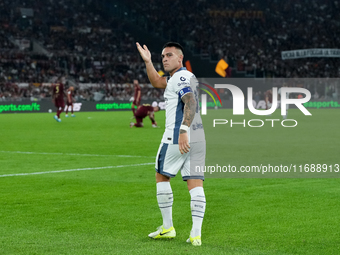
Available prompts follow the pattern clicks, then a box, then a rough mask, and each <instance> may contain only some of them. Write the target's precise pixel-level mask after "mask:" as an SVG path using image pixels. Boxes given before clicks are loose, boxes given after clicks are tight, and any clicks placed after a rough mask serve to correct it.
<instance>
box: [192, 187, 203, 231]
mask: <svg viewBox="0 0 340 255" xmlns="http://www.w3.org/2000/svg"><path fill="white" fill-rule="evenodd" d="M189 192H190V195H191V203H190V206H191V215H192V229H191V232H190V236H191V237H196V236H201V230H202V223H203V217H204V213H205V205H206V203H205V202H206V201H205V195H204V190H203V187H196V188H193V189H191V190H190V191H189Z"/></svg>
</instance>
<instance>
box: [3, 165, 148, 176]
mask: <svg viewBox="0 0 340 255" xmlns="http://www.w3.org/2000/svg"><path fill="white" fill-rule="evenodd" d="M154 164H155V163H154V162H153V163H142V164H134V165H120V166H103V167H88V168H76V169H66V170H56V171H47V172H35V173H19V174H3V175H0V177H9V176H22V175H35V174H53V173H63V172H74V171H88V170H99V169H109V168H120V167H134V166H146V165H154Z"/></svg>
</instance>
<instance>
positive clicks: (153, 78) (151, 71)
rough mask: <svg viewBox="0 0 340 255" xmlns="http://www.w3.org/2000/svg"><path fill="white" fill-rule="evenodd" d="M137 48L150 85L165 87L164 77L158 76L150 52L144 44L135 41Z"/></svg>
mask: <svg viewBox="0 0 340 255" xmlns="http://www.w3.org/2000/svg"><path fill="white" fill-rule="evenodd" d="M136 45H137V49H138V51H139V54H140V55H141V57H142V59H143V60H144V62H145V67H146V73H147V74H148V78H149V80H150V82H151V85H152V86H153V87H155V88H159V89H165V88H166V78H165V77H162V76H160V75H159V74H158V73H157V71H156V69H155V67H154V66H153V64H152V61H151V52H150V51H149V50H148V47H146V45H143V47H142V46H140V44H139V43H138V42H136Z"/></svg>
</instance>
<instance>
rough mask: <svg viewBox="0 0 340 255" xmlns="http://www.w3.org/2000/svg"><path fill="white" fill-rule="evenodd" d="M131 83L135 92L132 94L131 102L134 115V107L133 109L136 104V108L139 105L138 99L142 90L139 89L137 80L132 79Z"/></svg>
mask: <svg viewBox="0 0 340 255" xmlns="http://www.w3.org/2000/svg"><path fill="white" fill-rule="evenodd" d="M133 85H134V86H135V94H134V96H133V98H134V99H133V102H132V105H131V110H132V112H133V116H135V114H136V109H135V106H137V109H138V107H139V105H140V100H141V97H142V91H141V88H140V86H139V82H138V80H133Z"/></svg>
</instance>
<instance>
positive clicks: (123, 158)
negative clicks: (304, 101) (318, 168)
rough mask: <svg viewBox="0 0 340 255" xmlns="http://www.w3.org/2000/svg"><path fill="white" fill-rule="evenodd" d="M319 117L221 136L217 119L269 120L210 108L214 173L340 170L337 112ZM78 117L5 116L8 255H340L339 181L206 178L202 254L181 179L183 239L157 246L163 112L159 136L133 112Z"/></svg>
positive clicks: (177, 183)
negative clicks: (192, 237)
mask: <svg viewBox="0 0 340 255" xmlns="http://www.w3.org/2000/svg"><path fill="white" fill-rule="evenodd" d="M310 111H311V113H312V114H313V116H311V117H307V116H304V115H303V114H302V113H301V112H300V111H299V110H290V111H289V117H290V118H293V119H296V120H297V121H298V126H297V127H295V128H283V127H281V126H280V125H278V126H277V127H276V126H275V127H274V128H271V127H270V125H267V123H266V124H265V126H264V127H261V128H250V127H245V128H243V127H240V125H238V126H235V127H232V128H231V127H230V125H223V126H222V125H220V126H217V127H216V128H214V129H213V128H212V119H213V118H220V119H228V120H230V119H234V120H238V121H240V120H242V119H246V120H249V119H259V118H260V119H265V118H267V117H259V116H255V115H252V114H249V113H247V114H246V115H245V116H232V114H231V110H217V111H216V110H208V115H206V116H203V121H204V123H203V124H204V126H205V129H206V138H207V164H208V163H209V164H210V163H211V164H214V163H219V164H232V165H235V166H241V165H252V164H262V163H263V164H268V163H270V164H297V165H299V164H318V163H326V164H336V163H338V164H339V163H340V157H339V155H340V154H339V141H340V135H339V134H340V132H339V126H340V125H339V122H340V120H339V111H337V110H326V109H322V110H321V109H320V110H316V109H315V110H313V109H312V110H310ZM76 115H77V116H76V117H75V118H71V117H69V118H65V117H64V114H62V122H61V123H57V122H56V121H55V120H54V119H53V114H48V113H46V114H45V113H37V114H3V115H0V127H1V128H0V130H1V131H0V190H1V192H0V233H1V235H0V254H6V255H7V254H25V255H26V254H44V255H45V254H72V255H74V254H156V253H157V254H268V255H270V254H340V243H339V240H340V234H339V222H340V214H339V209H340V205H339V201H340V185H339V179H337V178H226V177H228V176H226V175H224V174H219V175H218V174H217V175H214V174H212V175H210V174H207V175H206V177H207V178H206V181H205V182H204V185H205V194H206V198H207V209H206V214H205V218H204V222H203V230H202V243H203V244H202V246H201V247H193V246H191V245H190V244H187V243H185V240H186V239H187V237H188V235H189V232H190V228H191V213H190V196H189V193H188V191H187V188H186V184H185V183H184V182H183V181H182V180H181V178H180V176H177V177H176V178H174V179H173V180H172V182H171V185H172V189H173V192H174V205H173V220H174V226H175V228H176V231H177V237H176V238H175V239H174V240H170V241H163V240H159V241H155V240H151V239H149V238H148V237H147V235H148V234H149V233H150V232H153V231H155V230H156V228H157V227H158V226H159V225H161V214H160V211H159V209H158V205H157V201H156V196H155V195H156V185H155V178H154V161H155V155H156V153H157V149H158V146H159V143H160V139H161V137H162V133H163V129H164V119H165V118H164V112H160V113H156V120H157V122H158V124H159V125H160V126H161V127H162V128H159V129H154V128H152V127H151V123H150V121H149V120H148V119H145V120H144V124H145V127H144V128H141V129H137V128H132V129H131V128H130V127H129V122H130V121H131V120H130V117H131V115H132V114H131V112H79V113H77V114H76ZM271 117H272V118H274V117H275V118H280V116H279V113H276V112H275V113H274V114H273V116H271ZM254 124H255V123H254ZM210 177H212V178H210ZM280 177H281V176H280ZM300 177H301V176H300Z"/></svg>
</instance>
